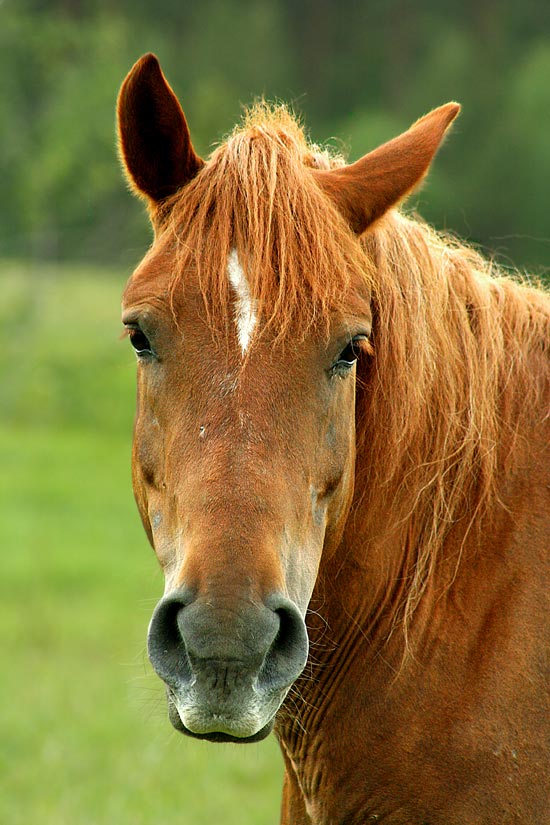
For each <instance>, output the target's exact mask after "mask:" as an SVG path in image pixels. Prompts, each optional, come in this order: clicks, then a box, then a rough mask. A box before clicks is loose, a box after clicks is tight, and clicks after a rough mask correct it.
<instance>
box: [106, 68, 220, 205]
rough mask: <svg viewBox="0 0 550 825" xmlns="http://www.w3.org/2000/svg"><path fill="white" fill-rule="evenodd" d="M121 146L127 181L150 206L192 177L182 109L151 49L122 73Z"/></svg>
mask: <svg viewBox="0 0 550 825" xmlns="http://www.w3.org/2000/svg"><path fill="white" fill-rule="evenodd" d="M117 114H118V134H119V140H120V152H121V156H122V160H123V162H124V166H125V168H126V171H127V174H128V178H129V180H130V183H131V185H132V187H133V188H134V189H135V190H136V191H137V192H138V193H139V194H141V195H145V196H146V197H147V198H148V199H149V202H150V203H151V205H152V206H155V205H156V204H158V203H159V202H160V201H162V200H164V198H166V197H168V196H170V195H173V194H174V193H175V192H177V190H178V189H180V187H182V186H184V184H186V183H187V182H188V181H190V180H191V179H192V178H194V177H195V175H196V174H197V172H198V171H199V170H200V168H201V167H202V166H203V165H204V161H203V160H201V158H200V157H199V156H198V155H197V154H196V153H195V150H194V149H193V144H192V143H191V137H190V135H189V128H188V126H187V121H186V120H185V115H184V114H183V111H182V108H181V106H180V104H179V101H178V99H177V97H176V96H175V94H174V92H173V91H172V89H171V88H170V86H169V85H168V83H167V81H166V78H165V77H164V75H163V73H162V70H161V68H160V65H159V62H158V60H157V58H156V57H155V55H154V54H146V55H144V56H143V57H142V58H140V60H138V62H137V63H136V64H135V66H134V67H133V68H132V69H131V71H130V72H129V74H128V75H127V77H126V79H125V80H124V83H123V84H122V87H121V89H120V93H119V96H118V106H117Z"/></svg>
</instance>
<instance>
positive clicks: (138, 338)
mask: <svg viewBox="0 0 550 825" xmlns="http://www.w3.org/2000/svg"><path fill="white" fill-rule="evenodd" d="M128 336H129V338H130V343H131V345H132V346H133V348H134V350H135V352H136V355H137V356H138V357H140V358H141V357H143V356H144V355H152V354H153V350H152V349H151V344H150V343H149V339H148V338H147V336H146V335H145V333H144V332H142V331H141V330H140V329H129V330H128Z"/></svg>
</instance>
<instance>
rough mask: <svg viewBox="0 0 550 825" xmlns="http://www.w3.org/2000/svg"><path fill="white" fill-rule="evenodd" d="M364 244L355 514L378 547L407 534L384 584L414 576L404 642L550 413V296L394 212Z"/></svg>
mask: <svg viewBox="0 0 550 825" xmlns="http://www.w3.org/2000/svg"><path fill="white" fill-rule="evenodd" d="M363 246H364V249H365V251H366V253H367V255H368V257H369V258H370V260H371V261H372V262H374V264H375V267H376V287H375V293H374V302H375V307H374V311H375V315H376V319H375V332H374V340H373V347H374V352H375V357H374V360H373V365H372V369H371V371H370V373H369V376H368V380H367V381H366V383H365V384H364V386H363V388H360V389H359V394H360V397H359V401H358V406H359V408H360V410H359V411H358V416H357V418H358V432H357V450H358V453H362V455H363V460H362V462H361V464H360V467H359V470H358V476H357V487H358V502H357V504H356V512H361V511H363V512H365V513H368V514H369V524H371V525H381V524H382V525H385V526H384V527H382V528H380V530H379V532H378V535H372V534H373V528H372V527H371V531H370V532H371V536H372V542H373V543H374V544H376V541H377V540H379V541H381V542H384V541H387V540H388V539H390V540H391V539H392V538H393V540H395V539H396V537H398V536H399V539H400V541H401V544H402V546H403V548H404V552H405V555H406V557H407V558H406V559H405V563H404V564H403V566H402V568H401V570H400V571H396V570H393V571H391V570H389V571H388V573H387V576H388V581H392V580H394V581H395V580H397V579H399V577H400V575H401V576H402V575H403V570H405V571H408V572H407V578H406V581H405V582H401V584H400V586H401V587H402V588H403V589H404V591H405V597H404V598H403V600H402V604H401V610H400V611H398V621H400V622H401V623H402V624H403V625H404V628H405V633H406V634H407V632H408V628H409V626H410V623H411V621H412V618H413V615H414V613H415V610H416V608H417V606H418V604H419V603H420V600H421V598H422V595H423V594H424V592H425V590H426V588H427V587H428V585H429V584H430V582H431V580H432V576H433V573H434V571H435V569H436V566H437V565H438V562H439V560H440V557H441V553H442V549H443V545H444V542H445V540H446V538H447V537H448V535H449V533H450V531H456V532H458V533H459V535H461V536H462V538H461V543H460V547H461V548H462V549H463V547H464V544H465V542H466V539H467V538H468V536H470V537H471V536H472V533H473V534H474V536H475V537H477V538H479V537H480V533H481V532H482V531H483V530H484V529H486V528H487V527H488V522H487V519H488V518H489V517H490V513H491V512H492V511H493V512H494V509H493V508H494V507H495V506H496V507H498V506H503V499H502V488H503V484H504V482H505V481H506V478H507V475H508V473H509V472H511V471H512V470H513V468H514V466H515V465H516V464H517V461H518V454H519V452H520V451H521V450H523V449H525V446H526V442H527V439H528V438H529V433H530V428H532V427H533V426H536V425H537V424H540V423H541V422H542V421H543V420H544V419H545V418H546V419H547V418H548V416H549V411H550V371H549V355H550V296H549V295H548V294H547V293H545V292H544V291H543V290H542V289H537V288H533V287H531V286H529V285H527V284H522V283H520V282H519V279H518V278H517V276H515V277H510V276H507V275H505V274H504V273H503V272H502V271H501V270H499V268H498V267H496V266H495V265H494V264H493V263H492V262H491V261H488V260H485V259H484V258H483V257H482V256H481V255H480V254H478V253H477V252H476V251H474V250H473V249H470V248H468V247H467V246H465V245H463V244H460V243H458V242H457V241H456V240H454V239H452V238H449V237H445V236H442V235H440V234H438V233H437V232H435V231H434V230H433V229H431V228H430V227H429V226H427V225H426V224H425V223H423V222H421V221H419V220H416V219H412V218H407V217H405V216H404V215H402V214H400V213H399V212H397V211H393V212H392V213H391V214H390V215H388V216H387V218H386V219H385V221H384V222H381V223H380V224H379V225H378V226H377V227H376V228H375V229H374V231H373V232H371V233H368V234H366V235H365V236H364V238H363ZM388 514H391V516H390V517H389V518H388ZM476 531H477V532H476ZM374 533H376V527H374ZM455 534H456V533H455ZM462 549H461V550H460V551H459V552H458V555H457V557H456V559H455V560H454V561H453V564H452V565H451V570H452V572H451V574H450V575H451V580H452V577H454V575H456V571H457V569H458V564H459V561H460V556H461V553H462ZM449 583H450V582H449Z"/></svg>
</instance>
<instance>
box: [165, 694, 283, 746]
mask: <svg viewBox="0 0 550 825" xmlns="http://www.w3.org/2000/svg"><path fill="white" fill-rule="evenodd" d="M168 717H169V719H170V722H171V724H172V727H174V728H175V729H176V730H178V731H180V733H183V734H185V736H190V737H191V738H193V739H202V740H204V741H206V742H233V743H235V744H238V745H246V744H248V743H250V742H261V740H262V739H265V738H266V737H267V736H269V734H270V733H271V731H272V730H273V724H274V721H275V720H274V718H273V719H271V720H270V721H269V722H268V723H267V724H266V725H264V726H263V727H262V728H260V730H258V731H256V732H255V733H253V734H249V735H246V736H237V735H235V734H232V733H229V732H227V731H217V730H212V731H206V732H204V733H199V732H196V731H193V730H190V729H189V728H188V727H187V726H186V725H185V724H184V723H183V722H182V719H181V716H180V715H179V713H178V710H177V708H176V706H175V704H174V703H173V701H171V700H170V699H168Z"/></svg>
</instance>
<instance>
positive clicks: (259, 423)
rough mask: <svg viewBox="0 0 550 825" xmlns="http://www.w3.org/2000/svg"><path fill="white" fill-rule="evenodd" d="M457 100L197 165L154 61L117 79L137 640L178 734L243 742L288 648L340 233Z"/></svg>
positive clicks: (319, 495)
mask: <svg viewBox="0 0 550 825" xmlns="http://www.w3.org/2000/svg"><path fill="white" fill-rule="evenodd" d="M457 111H458V107H457V106H456V105H455V104H448V105H447V106H444V107H441V108H440V109H437V110H435V111H434V112H432V113H431V114H430V115H428V116H426V117H425V118H423V119H422V120H420V121H418V122H417V123H416V124H415V125H414V126H413V127H412V128H411V129H410V130H409V131H408V132H405V133H404V134H403V135H401V136H400V137H398V138H396V139H395V140H393V141H390V142H389V143H387V144H385V145H384V146H382V147H380V148H378V149H376V150H374V151H373V152H371V153H370V154H368V155H366V156H365V157H364V158H362V159H361V160H359V161H357V162H356V163H354V164H351V165H349V166H335V167H334V168H332V167H331V164H330V163H328V162H327V163H325V162H323V160H322V158H321V159H320V156H319V157H318V156H316V155H315V154H312V153H311V152H310V151H309V150H307V151H306V149H305V148H304V147H303V146H302V145H301V144H300V141H299V139H298V138H296V136H295V135H294V134H293V133H292V129H291V128H290V127H288V126H287V125H284V124H283V126H279V127H277V126H276V124H275V125H274V124H271V125H270V126H269V127H266V126H265V125H262V124H258V123H255V124H254V123H252V124H251V125H249V126H248V127H247V128H246V129H245V130H244V131H242V132H240V133H238V134H237V135H235V136H233V138H231V139H229V141H228V142H227V143H226V144H224V145H223V146H221V147H219V148H218V149H217V150H216V151H215V152H214V153H213V155H212V157H211V158H210V159H209V160H208V161H206V162H205V161H203V160H202V159H201V158H200V157H199V156H198V155H197V153H196V152H195V150H194V148H193V145H192V142H191V138H190V132H189V129H188V126H187V123H186V120H185V117H184V114H183V111H182V109H181V107H180V105H179V103H178V100H177V98H176V97H175V95H174V93H173V92H172V90H171V89H170V87H169V85H168V83H167V82H166V80H165V78H164V76H163V74H162V72H161V70H160V67H159V65H158V62H157V60H156V58H154V56H152V55H148V56H146V57H144V58H142V59H141V60H140V61H139V62H138V63H137V64H136V65H135V66H134V68H133V69H132V70H131V72H130V74H129V75H128V77H127V78H126V80H125V82H124V84H123V86H122V89H121V92H120V97H119V104H118V117H119V134H120V146H121V154H122V158H123V162H124V164H125V167H126V170H127V174H128V177H129V180H130V183H131V185H132V187H133V188H134V189H135V190H136V191H137V192H138V194H139V195H141V196H142V197H144V198H145V200H146V202H147V204H148V207H149V211H150V215H151V219H152V223H153V227H154V229H155V240H154V243H153V245H152V247H151V249H150V251H149V252H148V253H147V255H146V256H145V259H144V260H143V262H142V263H141V264H140V265H139V267H138V268H137V270H136V271H135V273H134V274H133V276H132V277H131V279H130V281H129V283H128V285H127V287H126V290H125V294H124V300H123V322H124V324H125V326H126V328H127V331H128V336H129V339H130V342H131V344H132V346H133V348H134V350H135V352H136V355H137V362H138V382H137V383H138V390H137V414H136V420H135V430H134V447H133V485H134V491H135V497H136V501H137V504H138V508H139V511H140V514H141V518H142V521H143V524H144V527H145V530H146V532H147V535H148V537H149V540H150V542H151V544H152V545H153V547H154V550H155V553H156V555H157V557H158V559H159V562H160V564H161V566H162V568H163V571H164V575H165V581H166V586H165V592H164V596H163V598H162V599H161V601H160V602H159V604H158V605H157V607H156V609H155V611H154V613H153V617H152V620H151V624H150V628H149V637H148V649H149V656H150V659H151V662H152V664H153V667H154V668H155V670H156V671H157V673H158V674H159V676H160V677H161V678H162V679H163V681H164V682H165V684H166V686H167V693H168V704H169V712H170V718H171V721H172V723H173V725H174V726H175V727H176V728H178V729H180V730H181V731H183V732H185V733H188V734H190V735H193V736H196V737H201V738H206V739H210V740H214V741H222V740H225V741H241V742H246V741H252V740H257V739H260V738H263V737H264V736H265V735H267V733H268V732H269V731H270V730H271V727H272V725H273V720H274V717H275V714H276V713H277V711H278V709H279V707H280V706H281V704H282V702H283V701H284V698H285V696H286V694H287V692H288V691H289V689H290V686H291V685H292V684H293V683H294V682H295V680H296V679H297V678H298V677H299V676H300V674H301V672H302V670H303V668H304V666H305V664H306V661H307V658H308V632H307V629H306V613H307V610H308V604H309V602H310V598H311V595H312V592H313V590H314V587H315V585H316V581H317V580H318V576H319V571H320V569H321V568H322V566H323V564H324V562H325V560H326V559H327V558H330V557H331V555H332V554H334V552H335V550H336V548H337V547H338V546H339V544H340V542H341V540H342V534H343V530H344V525H345V523H346V520H347V519H348V517H349V513H350V507H351V505H352V501H353V497H354V462H355V393H356V374H357V370H358V361H359V362H361V368H362V369H364V370H367V369H368V361H369V358H370V354H371V352H372V349H371V340H370V339H371V331H372V330H371V327H372V313H371V297H372V290H373V289H374V288H375V278H374V276H373V277H372V278H370V277H369V272H372V269H373V265H372V262H371V261H369V260H368V259H367V256H366V255H365V253H364V250H363V249H362V247H361V244H360V243H359V241H358V236H359V235H360V234H361V233H363V232H364V231H365V230H366V229H368V228H369V227H370V226H371V225H372V224H373V222H375V221H377V220H379V219H380V218H382V217H383V216H384V214H385V213H386V212H387V210H388V209H389V208H390V207H392V206H393V205H395V204H396V203H397V202H398V201H400V200H401V199H402V198H403V197H405V196H406V195H407V193H408V192H409V191H410V190H411V189H412V188H413V187H414V186H416V185H417V183H418V182H419V181H420V180H421V178H422V177H423V176H424V174H425V173H426V171H427V169H428V166H429V164H430V161H431V159H432V157H433V155H434V153H435V152H436V150H437V147H438V146H439V144H440V142H441V140H442V138H443V136H444V133H445V130H446V128H447V127H448V125H449V123H450V122H451V121H452V119H453V118H454V117H455V115H456V114H457ZM375 345H376V342H375V341H374V346H375Z"/></svg>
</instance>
